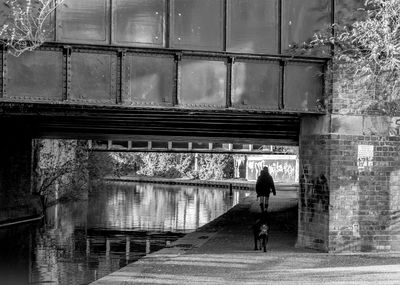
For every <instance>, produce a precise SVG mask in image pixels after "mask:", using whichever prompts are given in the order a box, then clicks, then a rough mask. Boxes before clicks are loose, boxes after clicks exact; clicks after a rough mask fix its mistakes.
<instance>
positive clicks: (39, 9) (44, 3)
mask: <svg viewBox="0 0 400 285" xmlns="http://www.w3.org/2000/svg"><path fill="white" fill-rule="evenodd" d="M0 2H2V7H1V8H0V21H1V22H0V24H1V26H0V43H2V44H3V45H4V46H5V47H7V49H8V51H9V52H10V53H11V54H13V55H14V56H19V55H21V54H22V53H24V52H26V51H32V50H34V49H36V48H38V47H39V46H41V45H42V44H43V43H44V42H45V41H46V39H47V38H48V35H49V33H51V32H52V27H51V22H52V21H51V20H52V19H51V17H52V15H53V12H54V11H55V9H57V7H58V6H59V5H60V4H61V3H63V2H64V0H0Z"/></svg>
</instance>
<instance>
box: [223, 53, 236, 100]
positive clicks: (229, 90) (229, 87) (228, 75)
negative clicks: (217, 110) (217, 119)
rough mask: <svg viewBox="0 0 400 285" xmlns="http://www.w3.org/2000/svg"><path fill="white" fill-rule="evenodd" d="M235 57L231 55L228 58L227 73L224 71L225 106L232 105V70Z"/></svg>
mask: <svg viewBox="0 0 400 285" xmlns="http://www.w3.org/2000/svg"><path fill="white" fill-rule="evenodd" d="M234 63H235V58H234V57H233V56H231V57H229V58H228V61H227V73H226V106H225V107H226V108H230V107H232V71H233V64H234Z"/></svg>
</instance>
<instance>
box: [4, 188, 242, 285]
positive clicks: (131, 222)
mask: <svg viewBox="0 0 400 285" xmlns="http://www.w3.org/2000/svg"><path fill="white" fill-rule="evenodd" d="M244 195H245V192H242V191H234V192H233V196H232V197H230V196H229V191H228V190H226V189H212V188H200V187H186V186H161V185H152V184H137V183H112V184H111V183H110V184H108V185H106V186H105V187H103V188H102V189H93V190H92V192H91V193H90V195H89V200H88V201H80V202H74V203H68V204H61V205H56V206H53V207H51V208H50V209H48V212H47V219H46V220H45V221H43V222H41V223H38V224H30V225H20V226H15V227H11V228H3V229H0V276H1V279H0V284H13V285H14V284H88V283H90V282H92V281H94V280H96V279H98V278H100V277H102V276H104V275H107V274H109V273H111V272H113V271H116V270H118V269H119V268H121V267H123V266H125V265H127V264H128V263H130V262H133V261H136V260H137V259H139V258H140V257H142V256H144V255H146V254H148V253H150V252H154V251H157V250H159V249H161V248H163V247H165V246H166V245H168V244H169V243H170V242H171V241H174V240H176V239H177V238H179V237H180V236H182V235H183V234H184V233H188V232H190V231H193V230H195V229H197V228H198V227H200V226H202V225H204V224H206V223H208V222H209V221H211V220H213V219H215V218H216V217H217V216H219V215H221V214H223V213H224V212H226V211H227V210H228V209H229V208H230V207H232V206H233V205H235V204H237V203H238V201H239V199H240V198H241V197H242V196H244Z"/></svg>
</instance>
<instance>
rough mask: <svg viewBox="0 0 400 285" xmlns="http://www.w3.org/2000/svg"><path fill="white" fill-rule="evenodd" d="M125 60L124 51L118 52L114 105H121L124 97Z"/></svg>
mask: <svg viewBox="0 0 400 285" xmlns="http://www.w3.org/2000/svg"><path fill="white" fill-rule="evenodd" d="M125 59H126V50H119V51H118V59H117V94H116V98H115V103H116V104H122V103H123V98H124V97H126V96H125V95H126V94H125V91H126V89H125V79H126V78H125V72H124V68H125Z"/></svg>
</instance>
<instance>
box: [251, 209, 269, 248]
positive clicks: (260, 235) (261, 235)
mask: <svg viewBox="0 0 400 285" xmlns="http://www.w3.org/2000/svg"><path fill="white" fill-rule="evenodd" d="M253 235H254V250H258V249H260V250H262V249H263V250H264V252H266V251H267V243H268V236H269V226H268V217H267V215H266V213H262V215H261V217H260V218H259V219H258V220H257V221H256V223H255V224H254V225H253ZM258 245H260V246H259V247H258Z"/></svg>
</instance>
